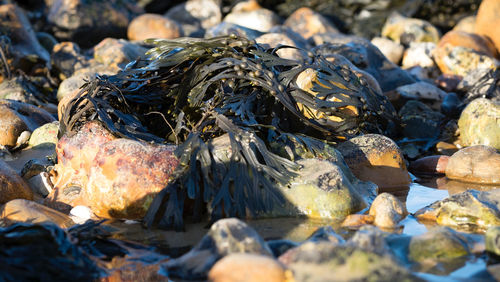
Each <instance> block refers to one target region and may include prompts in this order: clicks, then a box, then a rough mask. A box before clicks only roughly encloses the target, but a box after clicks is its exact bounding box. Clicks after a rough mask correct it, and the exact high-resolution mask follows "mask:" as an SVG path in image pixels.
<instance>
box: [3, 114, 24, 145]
mask: <svg viewBox="0 0 500 282" xmlns="http://www.w3.org/2000/svg"><path fill="white" fill-rule="evenodd" d="M27 128H28V127H27V126H26V123H24V121H23V120H22V119H21V117H19V116H18V114H17V113H16V112H15V111H14V110H12V109H10V108H9V107H7V106H5V105H0V131H1V132H3V134H1V135H0V145H3V146H11V147H13V146H16V144H17V138H18V137H19V136H20V135H21V133H22V132H24V131H25V130H26V129H27Z"/></svg>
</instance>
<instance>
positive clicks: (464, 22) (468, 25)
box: [453, 16, 477, 33]
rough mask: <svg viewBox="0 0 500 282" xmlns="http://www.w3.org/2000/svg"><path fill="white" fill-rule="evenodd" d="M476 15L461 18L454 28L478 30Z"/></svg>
mask: <svg viewBox="0 0 500 282" xmlns="http://www.w3.org/2000/svg"><path fill="white" fill-rule="evenodd" d="M476 20H477V19H476V16H468V17H465V18H463V19H461V20H460V21H459V22H458V23H457V24H456V25H455V26H454V27H453V30H456V31H463V32H467V33H475V31H476Z"/></svg>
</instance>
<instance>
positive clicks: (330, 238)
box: [306, 226, 345, 244]
mask: <svg viewBox="0 0 500 282" xmlns="http://www.w3.org/2000/svg"><path fill="white" fill-rule="evenodd" d="M306 241H307V242H320V241H323V242H331V243H334V244H343V243H345V240H344V238H342V236H340V235H339V234H337V233H336V232H335V230H333V228H332V227H331V226H323V227H320V228H318V229H317V230H316V231H314V233H313V234H311V236H309V238H307V240H306Z"/></svg>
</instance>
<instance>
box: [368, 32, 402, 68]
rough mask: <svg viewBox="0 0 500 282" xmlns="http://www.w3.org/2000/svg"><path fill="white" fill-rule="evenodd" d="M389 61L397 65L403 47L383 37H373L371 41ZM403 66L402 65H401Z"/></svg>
mask: <svg viewBox="0 0 500 282" xmlns="http://www.w3.org/2000/svg"><path fill="white" fill-rule="evenodd" d="M371 43H372V44H373V45H375V47H377V48H378V49H379V50H380V52H382V54H384V56H386V57H387V59H389V61H391V62H393V63H395V64H399V62H401V58H402V57H403V52H404V51H405V48H404V46H403V45H401V44H399V43H397V42H395V41H392V40H390V39H387V38H384V37H374V38H373V39H372V41H371ZM403 66H404V64H403Z"/></svg>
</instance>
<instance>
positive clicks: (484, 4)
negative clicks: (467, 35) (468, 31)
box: [474, 0, 500, 50]
mask: <svg viewBox="0 0 500 282" xmlns="http://www.w3.org/2000/svg"><path fill="white" fill-rule="evenodd" d="M499 25H500V3H499V2H498V1H497V0H483V1H481V5H480V6H479V10H478V11H477V16H476V24H475V26H474V31H475V33H477V34H482V35H485V36H488V37H489V38H490V39H491V40H492V41H493V42H494V44H495V46H496V48H497V50H500V34H499V32H498V30H497V29H496V28H494V27H497V26H499Z"/></svg>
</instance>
